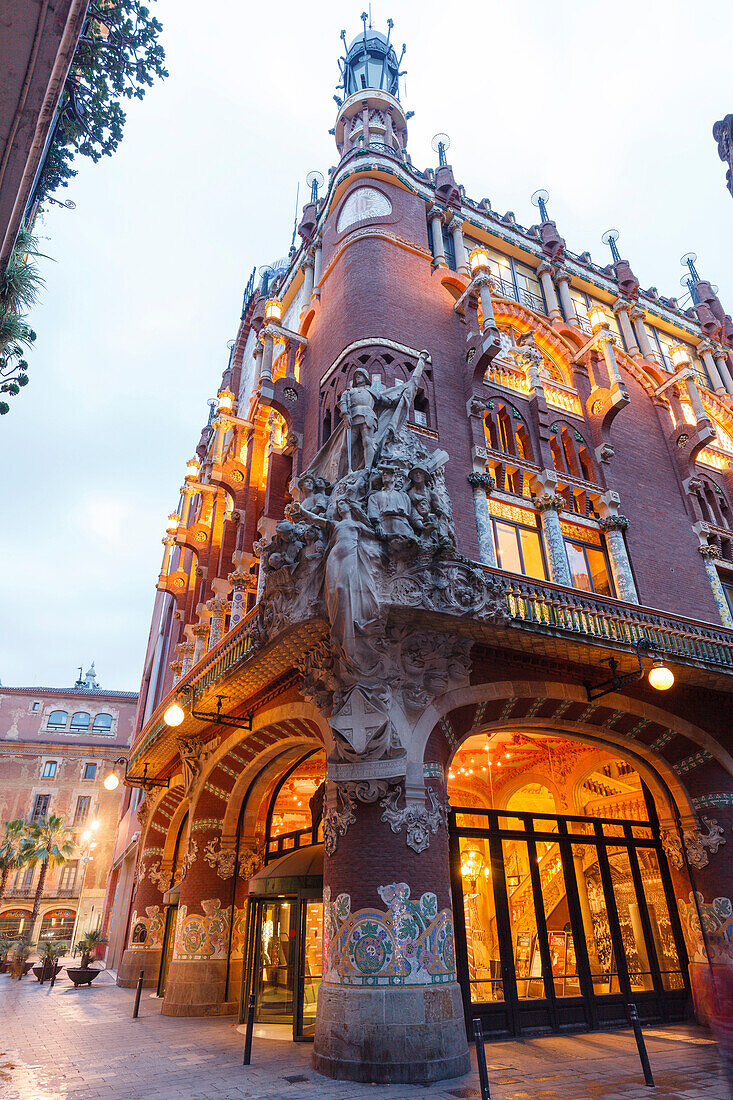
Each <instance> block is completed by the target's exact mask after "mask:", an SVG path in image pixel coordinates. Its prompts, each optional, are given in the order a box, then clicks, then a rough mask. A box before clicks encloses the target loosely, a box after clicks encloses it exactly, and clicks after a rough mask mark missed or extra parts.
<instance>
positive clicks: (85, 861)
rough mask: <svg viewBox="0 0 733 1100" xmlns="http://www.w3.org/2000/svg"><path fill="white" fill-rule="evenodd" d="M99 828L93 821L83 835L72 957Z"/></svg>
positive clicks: (71, 944) (70, 950)
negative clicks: (96, 831) (85, 885)
mask: <svg viewBox="0 0 733 1100" xmlns="http://www.w3.org/2000/svg"><path fill="white" fill-rule="evenodd" d="M118 782H119V780H118ZM98 828H99V822H98V821H92V822H91V823H90V827H89V828H88V829H85V830H84V832H83V833H82V834H81V839H82V842H83V844H84V847H83V848H81V849H80V852H79V858H80V860H81V862H82V865H83V870H82V873H81V885H80V886H79V897H78V899H77V902H76V916H75V917H74V927H73V929H72V932H71V943H70V944H69V954H70V955H72V956H73V954H74V944H75V943H76V933H77V931H78V928H79V917H80V915H81V901H82V897H83V895H84V883H85V882H86V879H87V867H88V866H89V864H90V863H91V861H92V860H93V859H94V856H93V855H92V852H93V850H94V849H95V848H96V847H97V842H96V840H94V839H93V837H94V833H93V832H92V830H93V829H98Z"/></svg>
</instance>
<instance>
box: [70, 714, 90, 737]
mask: <svg viewBox="0 0 733 1100" xmlns="http://www.w3.org/2000/svg"><path fill="white" fill-rule="evenodd" d="M90 717H91V715H90V714H89V713H88V712H87V711H85V710H79V711H77V712H76V714H74V715H73V716H72V719H71V728H72V730H73V731H74V733H79V732H81V731H82V730H88V729H89V719H90Z"/></svg>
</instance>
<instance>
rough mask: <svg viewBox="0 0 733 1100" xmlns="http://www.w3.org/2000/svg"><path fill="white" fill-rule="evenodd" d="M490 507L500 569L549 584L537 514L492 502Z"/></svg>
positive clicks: (499, 502) (489, 503)
mask: <svg viewBox="0 0 733 1100" xmlns="http://www.w3.org/2000/svg"><path fill="white" fill-rule="evenodd" d="M487 503H488V507H489V518H490V520H491V529H492V534H493V538H494V549H495V551H496V564H497V566H498V567H499V569H505V570H506V571H507V573H522V574H523V575H524V576H526V577H537V578H539V579H540V580H546V579H547V570H546V568H545V556H544V551H543V549H542V541H541V539H540V532H539V527H538V522H537V513H536V512H531V511H530V510H529V508H518V507H516V506H515V505H513V504H504V503H502V502H501V501H498V500H492V499H491V498H489V499H488V501H487Z"/></svg>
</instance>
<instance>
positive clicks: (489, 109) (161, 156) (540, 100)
mask: <svg viewBox="0 0 733 1100" xmlns="http://www.w3.org/2000/svg"><path fill="white" fill-rule="evenodd" d="M151 7H152V8H153V9H154V10H155V12H156V14H157V16H158V18H159V19H160V20H161V22H162V23H163V27H164V30H163V43H164V46H165V50H166V54H167V66H168V69H169V71H170V77H169V79H168V80H167V81H165V82H164V83H162V84H157V85H156V86H154V87H153V88H152V89H150V90H149V91H148V93H147V95H146V97H145V99H144V100H143V101H142V103H138V102H136V101H135V102H134V103H133V104H132V105H131V106H130V107H129V108H128V118H127V125H126V128H125V136H124V138H123V141H122V144H121V146H120V148H119V150H118V152H117V154H116V155H115V156H114V157H111V158H110V157H108V158H105V160H104V161H103V162H100V163H99V164H96V165H95V164H92V163H91V162H85V161H83V160H79V161H78V162H77V167H78V168H79V175H78V176H77V178H76V179H75V180H73V181H72V183H71V185H70V187H69V188H68V189H67V190H66V191H64V192H61V193H60V194H59V197H60V198H62V199H65V198H72V199H73V200H74V202H75V203H76V210H75V211H73V212H70V211H66V210H60V209H58V208H54V207H52V208H51V212H50V213H49V214H48V215H47V216H46V218H45V222H44V224H43V226H42V227H41V229H40V232H41V234H42V235H43V237H44V238H45V239H44V240H43V241H42V246H43V247H42V251H44V252H46V253H48V255H49V256H51V257H52V258H53V262H48V263H46V264H44V269H45V270H44V273H45V277H46V283H47V285H46V290H45V292H44V294H43V300H42V302H41V304H40V305H39V307H38V308H37V309H36V311H35V313H34V315H33V317H32V323H33V325H34V327H35V328H36V329H37V331H38V341H37V346H36V349H35V350H34V352H33V353H32V356H31V359H30V367H31V384H30V385H29V386H28V387H27V389H26V390H24V391H23V392H22V394H21V396H20V397H18V398H17V399H16V400H15V401H14V402H13V403H12V411H11V413H10V414H9V415H7V416H5V417H3V418H2V420H1V421H0V448H2V453H3V469H4V477H3V502H2V515H3V520H4V523H3V538H2V569H1V571H0V621H2V631H1V632H0V678H1V679H2V683H3V684H4V685H6V686H20V685H29V686H30V685H47V686H67V685H70V684H72V683H73V681H74V679H75V676H76V666H78V665H79V664H83V665H84V667H85V668H86V667H87V665H88V664H89V662H90V661H91V660H93V659H94V660H96V664H97V672H98V675H99V679H100V683H101V684H102V685H103V686H104V687H107V688H114V689H118V690H137V687H138V684H139V679H140V674H141V667H142V661H143V655H144V650H145V644H146V639H147V634H148V628H149V619H150V612H151V608H152V602H153V597H154V586H155V580H156V577H157V574H158V570H159V567H160V560H161V554H162V546H161V542H160V540H161V538H162V536H163V533H164V524H165V519H166V516H167V515H168V513H169V512H170V511H171V510H172V509H174V508H175V506H176V503H177V500H178V489H179V486H180V485H181V483H182V478H183V471H184V462H185V460H186V458H188V457H189V456H190V455H191V454H192V453H193V450H194V447H195V445H196V442H197V441H198V435H199V431H200V428H201V425H202V423H203V422H204V421H205V419H206V416H207V412H208V409H207V404H206V402H207V399H208V398H210V397H212V396H214V394H215V393H216V389H217V383H218V381H219V379H220V377H221V372H222V370H223V369H224V368H225V366H226V362H227V356H228V351H227V341H229V340H230V339H232V337H233V336H234V335H235V332H236V328H237V322H238V318H239V310H240V307H241V300H242V293H243V290H244V286H245V284H246V282H247V279H248V276H249V273H250V272H251V270H252V268H253V266H255V265H257V266H259V265H261V264H263V263H265V262H267V261H270V260H273V259H275V258H277V257H279V256H282V255H284V254H285V253H287V250H288V247H289V245H290V238H291V233H292V224H293V214H294V207H295V194H296V185H297V183H298V181H299V180H300V183H301V192H300V193H301V199H303V198H304V180H305V176H306V174H307V173H308V171H309V170H310V169H312V168H317V169H320V170H321V171H322V172H323V173H324V174H325V173H326V171H327V169H328V167H329V166H330V165H332V164H334V162H335V156H336V149H335V145H334V144H333V138H331V137H330V136H329V134H328V130H329V128H330V127H331V126H332V125H333V123H334V116H335V111H336V105H335V104H334V102H333V99H332V96H333V93H334V91H335V84H336V81H337V78H338V70H337V63H336V61H337V57H338V55H339V52H340V45H341V43H340V42H339V32H340V31H341V28H342V27H345V28H346V32H347V35H348V39H349V41H351V39H352V38H353V37H354V36H355V35H356V34H357V33H358V32H359V29H360V27H361V23H360V21H359V14H360V12H361V11H362V10H363V7H364V5H363V3H362V0H360V2H359V3H358V4H357V3H354V4H350V3H336V2H333V0H321V2H320V3H319V4H318V5H313V4H303V3H295V2H294V0H280V3H278V4H264V5H256V6H255V5H254V4H243V3H241V0H219V2H218V3H209V4H207V5H204V6H202V5H201V3H200V2H199V0H159V2H158V3H152V4H151ZM372 15H373V22H374V25H375V26H376V27H378V28H379V29H382V30H386V26H385V24H386V19H387V17H388V16H391V17H392V18H393V19H394V22H395V27H394V31H393V34H392V37H393V41H394V42H395V43H396V45H397V46H398V48H399V47H400V46H401V44H402V42H403V41H404V42H406V43H407V53H406V55H405V65H403V67H406V68H407V70H408V73H407V79H406V82H405V83H403V95H402V98H403V101H404V104H405V106H406V107H407V108H408V109H410V110H414V111H415V117H414V119H412V120H411V122H410V124H409V126H410V132H409V143H408V148H409V151H410V153H411V155H412V158H413V161H414V163H415V164H416V165H417V166H418V167H420V168H425V167H428V166H430V165H433V164H434V163H435V154H434V153H433V152H432V151H431V148H430V139H431V137H432V135H433V134H434V133H436V132H437V131H441V130H442V131H445V132H447V133H448V134H449V135H450V137H451V141H452V145H451V149H450V152H449V160H450V162H451V163H452V165H453V168H454V172H455V176H456V179H457V181H458V182H459V183H463V184H464V185H465V187H466V190H467V193H468V195H469V196H470V197H472V198H474V199H481V198H482V197H484V196H486V197H488V198H489V199H490V201H491V204H492V206H493V208H494V209H495V210H497V211H499V212H500V213H503V212H504V211H506V210H513V211H514V212H515V214H516V217H517V220H518V221H519V222H520V223H521V224H523V225H531V224H533V223H534V222H535V221H536V215H537V212H536V210H535V208H534V207H532V206H531V204H530V201H529V199H530V195H531V193H532V192H533V191H534V190H536V189H537V188H538V187H545V188H547V190H548V191H549V193H550V203H549V209H550V213H551V216H552V217H553V218H555V220H556V221H557V224H558V227H559V229H560V232H561V234H562V235H563V236H564V237H565V239H566V241H567V243H568V247H569V248H571V249H572V250H573V251H576V252H580V251H583V250H584V249H588V250H589V251H590V252H591V253H592V256H593V259H594V260H595V261H597V262H600V263H602V264H605V263H606V262H608V260H609V255H608V250H607V249H606V247H605V246H604V245H603V244H601V241H600V237H601V234H602V232H603V231H604V230H605V229H607V228H609V227H610V226H614V227H616V228H618V229H619V231H620V234H621V236H620V239H619V248H620V250H621V253H622V255H623V256H624V257H627V258H628V259H629V260H630V261H631V263H632V266H633V268H634V270H635V272H636V274H637V277H638V278H639V279H640V281H641V284H642V286H644V287H647V286H650V285H654V286H656V287H658V288H659V291H660V293H662V294H666V295H677V294H681V293H682V292H681V290H680V287H679V279H680V276H681V274H682V268H681V266H680V263H679V257H680V256H681V255H682V254H683V253H684V252H687V251H689V250H694V251H696V252H697V253H698V257H699V260H698V268H699V271H700V274H701V275H702V276H703V277H705V278H709V279H710V280H711V281H712V282H714V283H717V284H719V286H720V297H721V299H722V301H723V303H724V305H725V306H726V308H727V309H729V310H731V309H733V275H732V274H731V271H730V258H731V229H732V219H733V199H731V197H730V195H729V194H728V192H727V190H726V187H725V167H724V165H723V164H722V163H721V162H720V161H719V160H718V156H717V151H716V147H715V143H714V141H713V139H712V135H711V127H712V125H713V123H714V122H715V121H716V119H718V118H722V117H723V116H724V115H725V114H726V113H727V112H729V111H733V87H731V80H730V48H731V31H732V30H733V7H732V6H731V5H730V4H727V3H724V2H718V3H712V2H705V0H698V2H697V3H696V4H691V3H689V0H686V2H685V3H680V2H677V0H671V2H670V0H664V2H659V3H652V2H650V0H635V2H633V3H632V2H627V0H617V2H616V3H615V4H614V5H612V6H610V5H609V4H607V3H595V2H592V0H591V2H586V3H584V4H580V3H568V2H562V0H554V2H553V3H551V4H548V3H547V2H546V0H514V2H513V3H512V4H498V3H495V2H491V3H486V2H484V0H481V2H476V0H468V2H467V3H464V4H462V5H461V6H460V7H456V6H453V7H451V6H450V5H449V6H446V5H445V4H444V3H438V2H426V0H422V2H420V0H395V2H392V3H390V4H382V3H374V4H373V5H372Z"/></svg>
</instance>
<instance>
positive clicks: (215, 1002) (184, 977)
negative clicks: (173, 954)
mask: <svg viewBox="0 0 733 1100" xmlns="http://www.w3.org/2000/svg"><path fill="white" fill-rule="evenodd" d="M226 969H227V964H226V962H225V961H224V960H221V959H217V960H216V961H212V960H210V961H208V962H207V961H204V960H190V961H184V960H182V959H174V960H173V961H172V963H171V965H170V968H169V970H168V977H167V979H166V983H165V992H164V994H163V1005H162V1007H161V1010H160V1013H161V1016H227V1015H229V1014H231V1013H232V1012H236V1011H237V1008H238V1005H239V1000H238V995H239V990H238V989H237V990H234V991H232V992H230V1000H229V1001H225V1000H224V990H225V987H226Z"/></svg>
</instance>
